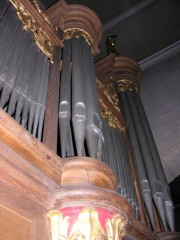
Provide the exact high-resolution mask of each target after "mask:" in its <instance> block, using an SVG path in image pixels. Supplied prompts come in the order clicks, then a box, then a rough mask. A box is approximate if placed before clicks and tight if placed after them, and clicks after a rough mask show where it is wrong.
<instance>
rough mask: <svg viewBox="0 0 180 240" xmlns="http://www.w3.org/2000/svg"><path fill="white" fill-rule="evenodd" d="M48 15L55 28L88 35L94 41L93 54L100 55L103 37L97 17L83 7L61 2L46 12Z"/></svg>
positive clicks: (62, 0) (61, 0)
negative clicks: (77, 31) (78, 31)
mask: <svg viewBox="0 0 180 240" xmlns="http://www.w3.org/2000/svg"><path fill="white" fill-rule="evenodd" d="M45 13H46V15H47V16H48V18H49V19H50V21H51V22H52V24H53V25H54V26H55V27H59V28H60V29H62V30H63V32H65V31H67V30H73V29H80V30H83V31H84V32H86V33H88V35H89V36H90V38H91V40H92V46H91V47H92V53H93V55H96V54H97V53H99V49H98V44H99V42H100V40H101V37H102V25H101V22H100V20H99V18H98V17H97V15H96V14H95V13H94V12H93V11H92V10H90V9H89V8H87V7H85V6H82V5H75V4H71V5H68V4H67V3H66V2H65V1H64V0H60V1H58V2H57V3H55V4H54V5H53V6H51V7H50V8H48V9H47V10H46V12H45Z"/></svg>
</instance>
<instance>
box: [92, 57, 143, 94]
mask: <svg viewBox="0 0 180 240" xmlns="http://www.w3.org/2000/svg"><path fill="white" fill-rule="evenodd" d="M95 68H96V74H97V77H98V78H99V79H100V80H101V81H102V83H108V82H110V81H112V80H113V82H115V83H116V85H117V90H118V91H126V90H133V89H135V90H136V91H137V92H138V93H139V92H140V79H141V69H140V66H139V64H138V63H137V62H136V61H134V60H133V59H131V58H128V57H122V56H118V57H116V56H113V55H108V56H107V57H105V58H103V59H101V60H100V61H98V62H97V63H96V64H95Z"/></svg>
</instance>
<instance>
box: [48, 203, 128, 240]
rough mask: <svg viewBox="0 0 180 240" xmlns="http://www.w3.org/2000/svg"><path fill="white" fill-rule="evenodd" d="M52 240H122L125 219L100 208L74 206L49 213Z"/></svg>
mask: <svg viewBox="0 0 180 240" xmlns="http://www.w3.org/2000/svg"><path fill="white" fill-rule="evenodd" d="M48 217H49V219H50V223H51V233H52V240H65V239H67V240H70V239H84V240H88V239H92V240H95V239H102V240H108V239H122V237H123V236H124V235H125V232H124V231H123V228H124V225H125V223H126V220H125V217H124V216H122V215H120V214H116V213H114V212H112V211H109V210H106V209H104V208H100V207H92V206H89V207H87V206H78V207H76V206H73V207H65V208H61V209H53V210H51V211H49V212H48Z"/></svg>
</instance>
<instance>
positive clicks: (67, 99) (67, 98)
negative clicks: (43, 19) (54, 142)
mask: <svg viewBox="0 0 180 240" xmlns="http://www.w3.org/2000/svg"><path fill="white" fill-rule="evenodd" d="M71 41H72V40H71V39H68V40H65V42H64V48H63V53H62V59H63V60H62V71H61V86H60V104H59V128H60V145H61V154H62V157H65V156H66V148H67V142H68V145H71V139H70V138H69V140H68V136H69V137H70V133H69V131H71V129H70V127H69V125H70V118H71ZM69 151H70V150H68V152H69Z"/></svg>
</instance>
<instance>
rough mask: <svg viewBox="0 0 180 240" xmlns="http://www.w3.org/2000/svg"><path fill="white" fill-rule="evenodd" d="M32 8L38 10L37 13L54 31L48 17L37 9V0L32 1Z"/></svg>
mask: <svg viewBox="0 0 180 240" xmlns="http://www.w3.org/2000/svg"><path fill="white" fill-rule="evenodd" d="M33 3H34V6H35V7H36V9H37V10H38V12H39V13H40V14H41V16H42V17H43V18H44V20H45V21H46V22H47V24H48V25H49V26H50V27H51V28H52V29H53V30H56V29H55V28H54V26H53V25H52V23H51V21H50V19H49V18H48V16H47V15H46V14H45V13H44V12H43V11H42V10H41V8H40V7H39V4H38V2H37V0H33Z"/></svg>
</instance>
